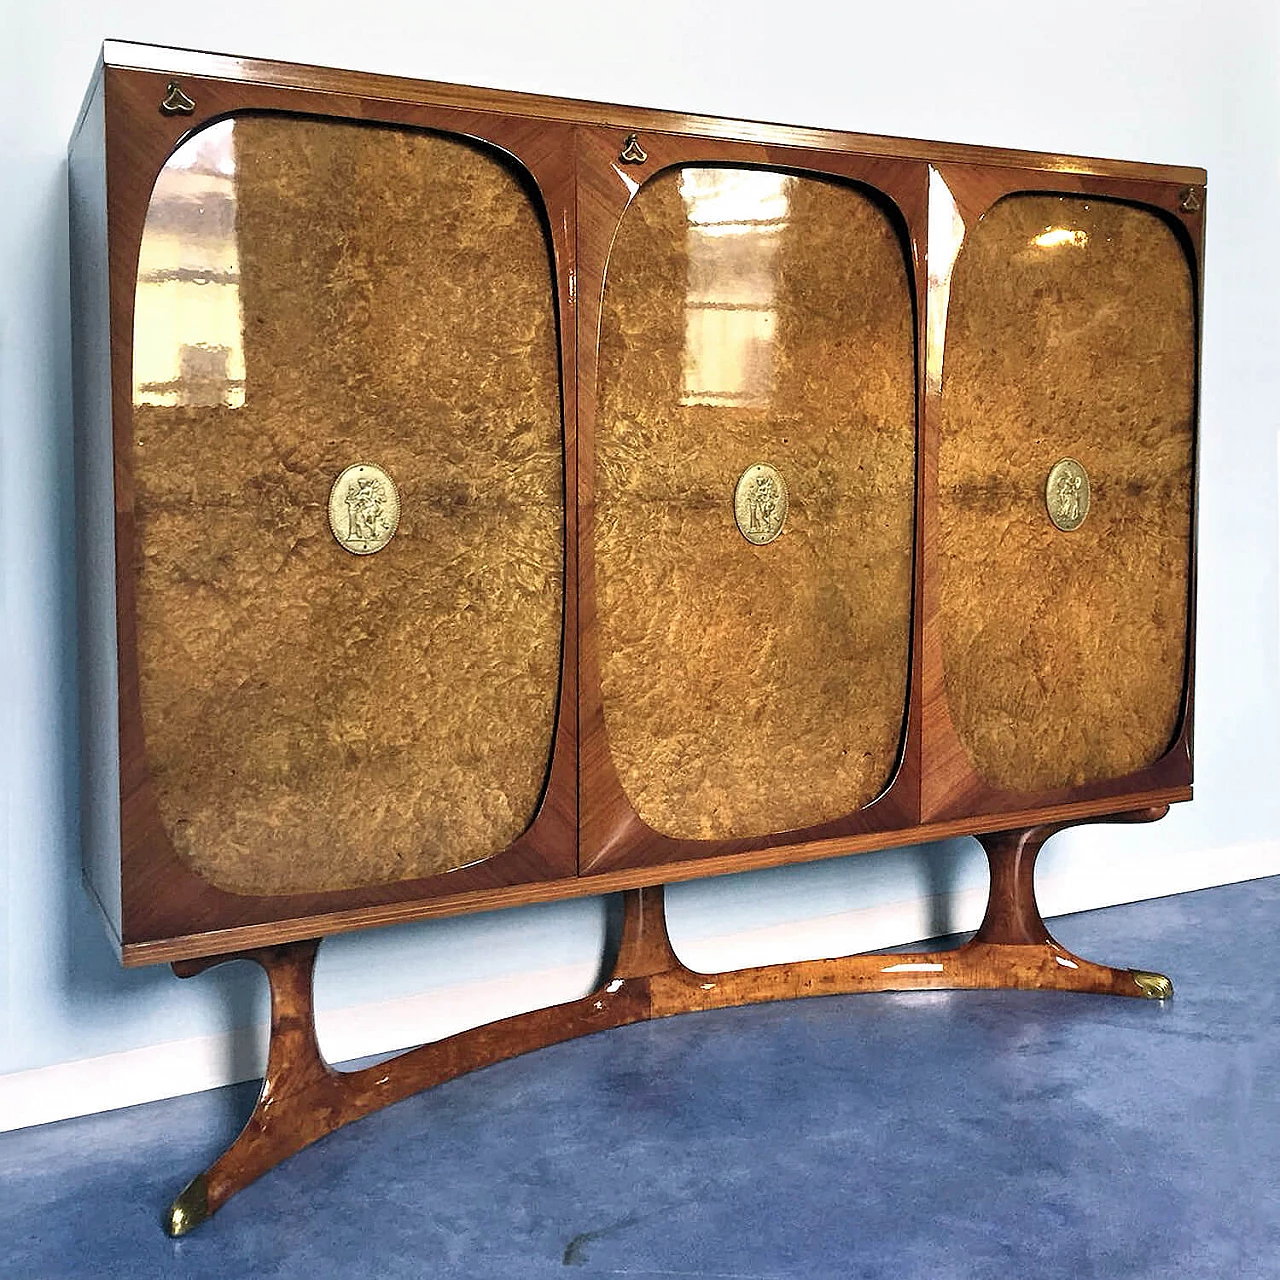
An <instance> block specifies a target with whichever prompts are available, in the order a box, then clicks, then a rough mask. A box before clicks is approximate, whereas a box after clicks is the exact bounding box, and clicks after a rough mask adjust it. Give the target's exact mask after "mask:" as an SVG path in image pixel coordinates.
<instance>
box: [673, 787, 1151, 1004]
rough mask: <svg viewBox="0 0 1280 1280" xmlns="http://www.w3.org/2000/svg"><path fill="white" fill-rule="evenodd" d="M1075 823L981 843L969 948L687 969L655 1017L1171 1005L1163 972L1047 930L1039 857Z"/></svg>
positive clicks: (1126, 817) (1139, 817) (1120, 817)
mask: <svg viewBox="0 0 1280 1280" xmlns="http://www.w3.org/2000/svg"><path fill="white" fill-rule="evenodd" d="M1167 812H1168V806H1167V805H1163V806H1158V807H1156V808H1151V809H1140V810H1136V811H1132V812H1129V813H1120V814H1115V815H1112V816H1108V817H1104V818H1090V819H1086V820H1085V821H1088V822H1153V821H1155V820H1156V819H1157V818H1161V817H1163V816H1164V815H1165V813H1167ZM1074 825H1077V824H1075V823H1071V822H1063V823H1058V824H1055V825H1050V826H1040V827H1031V828H1026V829H1022V830H1015V831H1001V832H996V833H994V834H992V835H987V836H979V837H978V839H979V840H980V841H981V843H982V845H983V847H984V848H985V849H986V852H987V859H988V861H989V863H990V865H991V894H990V897H989V899H988V903H987V913H986V917H985V918H984V920H983V922H982V926H981V928H980V929H979V930H978V932H977V934H976V935H975V936H974V937H973V938H972V939H971V940H970V941H969V942H968V943H966V944H965V945H964V946H962V947H958V948H956V949H955V950H953V951H921V952H915V953H911V954H899V953H891V954H867V955H856V956H842V957H840V958H838V959H834V960H801V961H794V962H792V963H789V964H776V965H765V966H763V967H761V968H756V969H736V970H733V971H732V972H729V973H719V974H695V973H691V972H690V971H689V970H687V969H684V968H680V969H678V970H672V971H670V972H666V973H662V974H659V975H655V976H654V977H653V978H652V979H651V981H652V984H653V986H652V1004H653V1010H652V1016H653V1017H660V1016H664V1015H667V1014H674V1013H683V1012H686V1011H689V1010H692V1009H715V1008H723V1007H725V1006H729V1005H739V1004H752V1003H755V1002H757V1001H762V1000H789V999H795V998H797V997H801V996H817V995H840V994H844V993H848V992H857V991H919V990H957V989H974V988H1000V987H1021V988H1029V989H1032V990H1043V989H1053V990H1059V991H1086V992H1097V993H1102V994H1107V995H1120V996H1144V997H1146V998H1148V999H1154V1000H1165V999H1168V997H1170V996H1171V995H1172V994H1173V985H1172V983H1170V981H1169V979H1168V978H1166V977H1165V976H1164V975H1163V974H1159V973H1147V972H1145V971H1143V970H1137V969H1113V968H1111V967H1109V966H1107V965H1100V964H1094V963H1093V962H1092V961H1089V960H1082V959H1080V957H1079V956H1074V955H1072V954H1071V953H1070V952H1069V951H1067V950H1066V948H1065V947H1062V946H1060V945H1059V944H1058V943H1057V942H1055V941H1054V939H1053V938H1052V937H1051V936H1050V934H1049V930H1048V929H1047V928H1046V927H1045V923H1044V920H1043V919H1042V918H1041V916H1040V909H1039V907H1038V906H1037V905H1036V897H1035V880H1034V871H1035V861H1036V855H1037V854H1038V853H1039V852H1040V848H1041V846H1042V845H1043V844H1044V842H1045V841H1046V840H1048V838H1049V837H1050V836H1052V835H1054V834H1055V833H1056V832H1058V831H1061V830H1063V829H1064V828H1066V827H1069V826H1074Z"/></svg>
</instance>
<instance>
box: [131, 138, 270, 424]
mask: <svg viewBox="0 0 1280 1280" xmlns="http://www.w3.org/2000/svg"><path fill="white" fill-rule="evenodd" d="M235 184H236V162H235V143H234V132H233V122H232V121H230V120H223V121H220V122H219V123H218V124H214V125H210V126H209V128H207V129H203V130H201V131H200V132H199V133H197V134H196V135H195V137H193V138H191V139H190V140H189V141H188V142H186V143H184V144H183V145H182V146H181V147H179V148H178V150H177V151H175V152H174V153H173V155H172V156H171V157H170V158H169V160H168V162H167V163H166V164H165V166H164V168H163V169H162V170H161V171H160V176H159V178H157V180H156V185H155V190H154V191H153V192H152V195H151V204H150V206H149V208H148V210H147V221H146V226H145V228H144V230H143V234H142V248H141V252H140V255H139V260H138V281H137V294H136V297H135V312H134V338H133V401H134V403H135V404H140V405H163V406H168V407H173V406H177V405H200V406H214V407H216V406H220V405H221V406H226V407H227V408H230V409H238V408H240V407H241V406H242V405H243V404H244V341H243V337H242V315H241V308H240V255H239V251H238V247H237V243H236V188H235Z"/></svg>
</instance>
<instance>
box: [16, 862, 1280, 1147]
mask: <svg viewBox="0 0 1280 1280" xmlns="http://www.w3.org/2000/svg"><path fill="white" fill-rule="evenodd" d="M1278 872H1280V841H1275V840H1272V841H1262V842H1258V843H1255V844H1248V845H1234V846H1229V847H1227V848H1222V849H1215V850H1213V851H1212V853H1211V854H1206V853H1204V852H1200V853H1198V854H1194V855H1193V854H1186V855H1182V856H1178V857H1174V858H1162V859H1161V861H1160V876H1159V884H1160V890H1161V892H1160V894H1159V895H1158V896H1161V897H1163V896H1167V895H1169V894H1174V893H1185V892H1189V891H1192V890H1196V889H1204V888H1210V887H1212V886H1214V885H1219V884H1230V883H1233V882H1236V881H1241V880H1253V879H1257V878H1259V877H1262V876H1270V875H1275V874H1277V873H1278ZM1151 886H1152V878H1151V875H1150V872H1149V868H1147V869H1146V870H1144V869H1143V867H1141V866H1137V867H1135V868H1134V870H1133V872H1132V874H1127V875H1122V876H1120V877H1119V878H1116V877H1115V876H1112V877H1110V878H1109V879H1108V883H1107V888H1106V891H1105V892H1103V893H1101V894H1100V893H1099V891H1098V886H1097V883H1096V882H1095V883H1094V884H1093V885H1092V886H1091V885H1090V884H1089V882H1088V878H1087V877H1085V878H1082V877H1081V876H1080V875H1079V872H1078V870H1077V871H1075V872H1073V873H1072V874H1069V875H1068V874H1062V875H1058V876H1046V877H1045V878H1044V879H1043V880H1041V881H1040V883H1039V885H1038V888H1039V893H1040V897H1041V901H1042V902H1044V903H1045V906H1046V911H1049V912H1052V913H1053V914H1063V913H1066V912H1071V911H1083V910H1090V909H1092V908H1095V907H1103V906H1114V905H1117V904H1119V903H1122V902H1135V901H1140V900H1143V899H1145V898H1150V897H1152V896H1153V895H1152V894H1151ZM985 902H986V889H985V887H981V888H974V889H964V890H961V891H959V892H957V893H955V894H951V895H948V896H947V897H946V898H945V900H942V901H940V902H939V901H935V900H934V899H931V898H928V897H924V896H919V897H915V898H912V899H909V900H906V901H902V902H891V903H887V904H884V905H881V906H876V907H870V908H866V909H861V910H854V911H844V912H839V913H835V914H832V915H828V916H819V917H816V918H813V919H808V920H804V921H801V922H795V921H790V922H787V923H786V924H781V925H771V926H768V927H764V928H755V929H749V930H744V931H741V932H738V933H729V934H721V935H718V936H716V937H712V938H706V939H700V940H699V941H698V942H697V943H696V944H694V943H689V944H684V945H682V946H681V947H680V952H681V959H682V960H683V961H684V962H685V963H686V964H688V965H690V966H691V967H693V968H696V969H703V970H710V971H714V970H724V969H736V968H743V967H746V966H748V965H758V964H769V963H773V962H776V961H781V960H788V959H801V958H808V957H816V956H823V955H839V954H848V953H849V952H850V951H870V950H875V949H877V948H880V947H888V946H895V945H898V944H901V943H906V942H912V941H915V940H917V939H919V938H922V937H924V936H926V935H927V933H928V931H929V928H930V924H931V922H932V921H934V920H937V919H939V918H940V916H939V914H938V908H939V906H942V907H943V908H945V918H947V919H949V920H951V921H952V923H953V927H954V928H955V929H956V931H957V932H959V931H963V930H966V929H973V928H976V927H977V925H978V924H979V922H980V921H981V918H982V912H983V908H984V906H985ZM593 977H594V974H593V973H591V972H589V971H588V970H586V969H584V968H583V967H582V966H560V967H557V968H551V969H545V970H539V971H536V972H528V973H522V974H519V975H515V976H509V977H503V978H499V979H495V980H492V981H488V982H481V983H465V984H459V985H457V986H453V987H447V988H442V989H439V990H436V991H430V992H424V993H421V994H417V995H412V996H405V997H402V998H399V999H395V1000H385V1001H378V1002H374V1003H368V1004H361V1005H356V1006H353V1007H350V1008H345V1009H335V1010H327V1011H321V1013H320V1015H319V1017H318V1023H319V1034H320V1041H321V1046H322V1048H323V1050H324V1053H325V1056H326V1057H327V1058H328V1059H329V1061H331V1062H346V1061H350V1060H352V1059H354V1058H361V1057H368V1056H373V1055H378V1054H387V1053H393V1052H395V1051H397V1050H399V1049H404V1048H407V1047H409V1046H411V1045H414V1044H422V1043H425V1042H427V1041H431V1040H438V1039H442V1038H443V1037H445V1036H448V1035H452V1034H454V1033H455V1032H457V1031H460V1030H463V1029H464V1028H466V1027H471V1026H478V1025H480V1024H482V1023H485V1022H490V1021H494V1020H496V1019H498V1018H504V1017H509V1016H511V1015H512V1014H514V1013H520V1012H523V1011H525V1010H527V1009H534V1008H538V1007H540V1006H543V1005H548V1004H556V1003H559V1002H561V1001H565V1000H572V999H575V998H577V997H578V996H582V995H585V994H586V992H587V990H588V988H589V986H590V984H591V981H592V979H593ZM266 1040H267V1032H266V1027H265V1026H257V1027H247V1028H239V1029H236V1030H232V1031H227V1032H223V1033H220V1034H216V1035H209V1036H199V1037H195V1038H193V1039H188V1040H177V1041H170V1042H168V1043H161V1044H154V1045H147V1046H145V1047H144V1048H140V1049H132V1050H129V1051H127V1052H124V1053H113V1054H107V1055H104V1056H102V1057H97V1058H84V1059H80V1060H77V1061H72V1062H61V1063H56V1064H54V1065H52V1066H46V1067H38V1068H36V1069H34V1070H31V1071H18V1072H13V1073H11V1074H9V1075H3V1076H0V1131H4V1130H7V1129H21V1128H25V1127H27V1126H30V1125H37V1124H47V1123H49V1122H50V1121H53V1120H64V1119H69V1118H71V1117H72V1116H80V1115H88V1114H91V1113H93V1112H97V1111H110V1110H113V1109H115V1108H117V1107H128V1106H133V1105H135V1104H137V1103H140V1102H152V1101H155V1100H157V1099H160V1098H169V1097H175V1096H177V1095H179V1094H184V1093H198V1092H200V1091H202V1090H204V1089H212V1088H217V1087H219V1086H222V1085H227V1084H235V1083H238V1082H239V1081H242V1080H252V1079H256V1078H258V1077H260V1076H261V1074H262V1071H263V1067H264V1064H265V1062H266Z"/></svg>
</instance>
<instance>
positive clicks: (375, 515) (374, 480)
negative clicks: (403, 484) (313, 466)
mask: <svg viewBox="0 0 1280 1280" xmlns="http://www.w3.org/2000/svg"><path fill="white" fill-rule="evenodd" d="M399 523H400V495H399V493H397V491H396V487H395V485H394V484H392V482H391V477H390V476H389V475H387V473H386V472H385V471H383V469H382V468H381V467H375V466H374V465H373V464H372V463H369V462H362V463H359V464H357V465H356V466H354V467H348V468H347V469H346V470H345V471H344V472H343V473H342V474H341V475H340V476H339V477H338V478H337V479H336V480H335V481H334V482H333V488H332V489H331V490H330V491H329V527H330V528H331V529H332V530H333V536H334V537H335V538H337V540H338V542H339V544H340V545H341V546H343V547H345V548H346V549H347V550H348V551H350V552H352V553H353V554H354V555H358V556H367V555H372V554H373V553H374V552H375V551H381V550H382V548H383V547H385V546H386V545H387V543H388V542H390V541H391V539H392V537H393V535H394V534H395V531H396V527H397V526H398V525H399Z"/></svg>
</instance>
